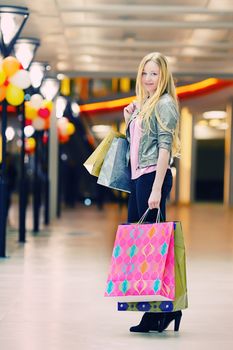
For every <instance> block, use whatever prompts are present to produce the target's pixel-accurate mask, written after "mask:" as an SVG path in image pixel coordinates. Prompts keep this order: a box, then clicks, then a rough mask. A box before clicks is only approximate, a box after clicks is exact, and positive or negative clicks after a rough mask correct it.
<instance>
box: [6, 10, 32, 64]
mask: <svg viewBox="0 0 233 350" xmlns="http://www.w3.org/2000/svg"><path fill="white" fill-rule="evenodd" d="M28 16H29V11H28V9H27V8H26V7H20V6H4V5H1V6H0V32H1V36H0V37H1V40H0V46H1V51H2V52H3V54H4V56H5V57H6V56H8V55H10V53H11V50H12V47H13V46H14V43H15V40H16V38H17V37H18V36H19V34H20V32H21V30H22V29H23V26H24V24H25V22H26V20H27V18H28Z"/></svg>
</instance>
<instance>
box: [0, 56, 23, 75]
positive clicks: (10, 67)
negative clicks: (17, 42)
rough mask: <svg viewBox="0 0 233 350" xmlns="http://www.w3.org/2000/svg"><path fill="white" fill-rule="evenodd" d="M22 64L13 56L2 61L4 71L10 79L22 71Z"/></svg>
mask: <svg viewBox="0 0 233 350" xmlns="http://www.w3.org/2000/svg"><path fill="white" fill-rule="evenodd" d="M20 65H21V64H20V62H19V61H18V60H17V59H16V58H15V57H12V56H9V57H6V58H4V60H3V61H2V69H3V70H4V72H5V73H6V75H7V76H8V77H11V76H12V75H14V74H15V73H16V72H17V71H18V70H19V69H20Z"/></svg>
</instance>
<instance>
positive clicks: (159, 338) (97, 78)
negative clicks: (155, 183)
mask: <svg viewBox="0 0 233 350" xmlns="http://www.w3.org/2000/svg"><path fill="white" fill-rule="evenodd" d="M149 52H162V53H163V54H164V55H165V56H166V57H167V60H168V62H169V64H170V67H171V70H172V73H173V77H174V80H175V84H176V91H177V96H178V99H179V107H180V139H181V156H180V158H179V159H177V158H174V159H172V162H171V170H172V175H173V187H172V191H171V193H170V196H169V199H168V203H167V221H169V222H181V224H182V229H183V235H184V243H185V255H186V271H187V293H188V308H186V309H184V310H183V315H182V320H181V324H180V329H179V332H175V331H174V330H173V327H174V326H173V323H171V324H170V325H169V327H168V328H167V329H166V330H164V331H163V332H162V333H159V332H156V331H154V332H149V333H132V332H129V328H130V327H131V326H133V325H137V324H138V323H139V321H140V319H141V316H142V315H143V313H142V312H140V311H132V310H131V311H129V310H126V311H125V312H122V310H121V311H119V310H118V308H119V304H117V302H118V301H119V299H118V298H107V297H105V296H104V295H105V289H106V282H107V276H108V271H109V266H110V261H111V256H112V252H113V246H114V241H115V235H116V231H117V228H118V225H120V224H122V223H126V222H127V203H128V198H129V194H128V193H127V192H123V191H118V190H116V189H112V188H109V187H106V186H102V185H99V184H98V183H97V177H96V176H93V175H91V174H90V173H89V172H88V171H87V168H86V167H84V165H83V163H84V162H85V161H86V160H87V158H88V157H89V156H90V155H91V154H92V153H93V151H94V150H95V149H96V148H97V147H98V146H99V144H100V143H101V142H102V141H103V140H104V139H105V138H106V136H107V135H108V134H109V132H110V131H111V130H114V131H115V132H120V133H122V134H124V133H125V129H126V126H125V122H124V117H123V109H124V107H126V106H127V105H128V104H129V103H131V102H132V101H134V100H135V98H136V97H135V84H136V74H137V68H138V65H139V62H140V60H141V59H142V57H143V56H145V55H146V54H147V53H149ZM0 56H1V57H0V126H1V135H0V347H1V350H37V349H40V350H41V349H44V350H55V349H56V350H74V349H75V350H77V349H82V350H97V349H100V350H105V349H109V350H115V349H117V350H125V349H128V348H129V347H131V348H133V349H135V350H138V349H145V348H147V347H148V348H151V349H152V348H155V349H156V348H157V349H163V350H167V349H169V350H170V349H173V350H176V349H179V350H187V349H189V350H192V349H199V350H206V349H208V348H211V349H212V350H214V349H219V348H220V347H223V348H224V349H225V350H228V349H229V350H230V349H233V335H232V326H233V299H232V295H233V64H232V62H233V2H232V0H222V1H218V0H208V1H207V0H173V1H172V0H163V1H160V0H145V1H144V0H125V1H124V0H118V1H116V0H113V1H109V0H66V1H62V0H40V1H36V0H13V1H11V0H10V1H7V0H6V1H4V0H2V1H0ZM121 301H122V300H121ZM122 305H123V304H122ZM141 311H142V310H141Z"/></svg>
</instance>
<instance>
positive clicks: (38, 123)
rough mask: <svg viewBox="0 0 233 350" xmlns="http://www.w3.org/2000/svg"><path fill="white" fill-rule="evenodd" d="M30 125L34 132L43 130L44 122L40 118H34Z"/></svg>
mask: <svg viewBox="0 0 233 350" xmlns="http://www.w3.org/2000/svg"><path fill="white" fill-rule="evenodd" d="M32 125H33V126H34V128H35V129H36V130H44V127H45V120H44V119H42V118H36V119H34V120H33V121H32Z"/></svg>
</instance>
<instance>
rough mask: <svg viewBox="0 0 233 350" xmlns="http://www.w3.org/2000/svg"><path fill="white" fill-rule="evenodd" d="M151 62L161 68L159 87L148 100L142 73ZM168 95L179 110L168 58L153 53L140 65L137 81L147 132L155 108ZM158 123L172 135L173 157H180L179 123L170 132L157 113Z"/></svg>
mask: <svg viewBox="0 0 233 350" xmlns="http://www.w3.org/2000/svg"><path fill="white" fill-rule="evenodd" d="M149 61H152V62H155V63H156V64H157V65H158V67H159V80H158V86H157V88H156V90H155V92H154V94H153V95H152V96H151V97H150V98H148V93H147V92H146V90H145V89H144V87H143V85H142V73H143V70H144V67H145V64H146V63H147V62H149ZM164 93H168V94H169V95H170V96H171V97H172V98H173V100H174V103H175V105H176V107H177V109H178V110H179V103H178V99H177V95H176V89H175V84H174V80H173V77H172V74H171V72H170V70H169V66H168V61H167V58H166V57H165V56H164V55H162V54H161V53H159V52H152V53H149V54H148V55H146V56H145V57H143V59H142V60H141V62H140V64H139V68H138V74H137V80H136V95H137V101H138V104H139V107H140V116H141V118H142V119H143V120H145V125H146V128H147V130H148V131H149V130H150V124H151V123H150V119H151V118H152V117H154V113H153V112H154V111H156V109H155V106H156V103H157V102H158V100H159V99H160V97H161V96H162V95H163V94H164ZM155 116H156V118H157V121H158V123H159V124H160V126H161V127H162V128H163V129H164V130H166V131H169V132H171V133H172V136H173V142H172V156H173V157H178V156H179V155H180V140H179V122H178V123H177V126H176V129H175V130H170V129H168V128H167V126H166V125H164V123H163V122H162V120H161V118H160V116H159V115H158V113H155Z"/></svg>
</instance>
